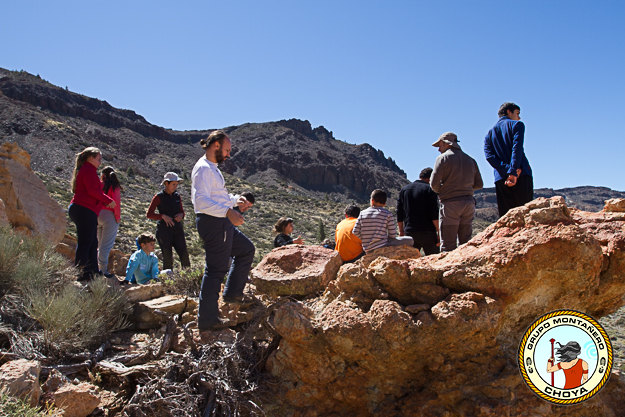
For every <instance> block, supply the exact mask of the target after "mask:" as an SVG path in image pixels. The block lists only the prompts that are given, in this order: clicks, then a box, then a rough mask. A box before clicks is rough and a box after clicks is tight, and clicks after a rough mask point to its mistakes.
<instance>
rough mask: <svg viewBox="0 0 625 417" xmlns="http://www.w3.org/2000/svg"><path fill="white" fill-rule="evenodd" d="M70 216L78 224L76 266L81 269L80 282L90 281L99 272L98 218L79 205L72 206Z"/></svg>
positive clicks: (69, 211)
mask: <svg viewBox="0 0 625 417" xmlns="http://www.w3.org/2000/svg"><path fill="white" fill-rule="evenodd" d="M68 214H69V218H70V219H71V220H72V221H73V222H74V223H75V224H76V239H77V240H78V242H77V244H76V258H75V259H74V265H75V266H77V267H78V268H80V269H81V274H80V276H79V278H78V280H79V281H83V280H89V279H91V278H93V275H94V274H96V273H97V272H98V216H97V215H96V214H95V212H93V211H92V210H89V209H88V208H86V207H83V206H79V205H78V204H71V205H70V206H69V210H68Z"/></svg>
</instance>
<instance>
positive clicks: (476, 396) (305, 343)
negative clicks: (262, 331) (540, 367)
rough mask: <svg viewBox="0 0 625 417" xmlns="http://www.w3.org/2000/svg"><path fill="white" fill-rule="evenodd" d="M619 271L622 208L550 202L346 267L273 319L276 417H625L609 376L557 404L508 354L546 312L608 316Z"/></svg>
mask: <svg viewBox="0 0 625 417" xmlns="http://www.w3.org/2000/svg"><path fill="white" fill-rule="evenodd" d="M387 255H389V254H387ZM624 271H625V213H624V212H601V213H586V212H581V211H577V210H569V209H568V207H567V206H566V204H565V203H564V200H563V199H562V198H560V197H553V198H551V199H544V198H541V199H537V200H534V201H532V202H530V203H528V204H526V205H525V206H523V207H517V208H515V209H513V210H510V212H508V213H507V214H506V215H505V216H503V217H502V218H501V219H499V220H498V221H497V222H496V223H494V224H492V225H491V226H489V227H488V228H487V229H486V230H484V231H483V232H482V233H480V234H478V235H477V236H475V237H474V238H473V239H472V240H470V241H469V242H468V243H467V244H465V245H462V246H460V247H459V248H458V249H456V250H455V251H452V252H447V253H442V254H438V255H433V256H427V257H422V258H418V257H416V256H411V255H410V254H405V255H403V256H394V257H393V256H382V257H378V258H376V259H364V260H363V261H362V262H360V263H358V262H357V263H355V264H352V265H344V266H343V267H341V269H340V271H339V273H338V275H337V278H336V279H335V280H333V281H332V282H330V283H329V285H328V287H327V291H325V292H324V293H323V295H322V296H320V297H318V298H316V299H313V300H310V299H308V300H305V301H302V302H299V301H295V300H294V301H291V302H289V303H285V304H281V305H280V306H279V307H278V308H277V310H276V311H275V313H274V315H273V323H272V324H273V328H274V329H275V330H276V331H277V333H278V334H279V335H280V344H279V347H278V349H277V350H275V351H274V352H273V353H272V354H271V356H270V357H269V359H268V361H267V370H268V372H270V374H272V375H273V376H275V377H276V378H277V379H276V380H277V381H279V383H278V384H277V386H275V387H274V391H273V392H274V399H275V400H274V401H275V403H280V404H283V407H284V408H283V409H282V411H277V412H276V413H275V415H294V414H298V415H307V416H322V415H358V416H373V415H385V416H419V415H446V416H466V415H476V416H477V415H480V416H500V415H535V416H551V415H556V416H558V415H565V414H566V415H572V416H586V415H606V416H608V415H613V416H616V415H621V414H622V412H621V411H618V410H619V409H620V408H619V407H620V405H619V404H617V402H615V401H614V400H613V398H612V396H613V395H619V396H620V395H622V394H621V393H623V392H624V390H623V382H622V381H620V379H619V377H618V376H617V375H613V376H612V379H611V380H610V384H609V387H606V389H604V390H603V391H601V392H600V393H599V394H597V396H596V397H595V398H593V399H592V400H590V401H587V402H585V403H582V404H579V405H576V406H574V407H567V408H566V409H561V408H558V407H557V406H555V405H550V404H548V403H545V402H543V400H541V399H540V398H539V397H538V396H536V395H535V394H534V393H532V391H531V390H529V389H528V388H527V387H526V386H525V383H524V381H523V379H522V377H521V375H520V372H519V369H518V366H517V354H518V346H519V343H520V340H521V338H522V335H523V333H524V331H525V330H526V329H527V327H528V326H529V325H530V324H531V323H532V322H533V321H534V320H535V319H537V318H538V317H540V316H541V315H543V314H545V313H547V312H549V311H552V310H555V309H575V310H580V311H584V312H586V313H588V314H590V315H592V316H594V317H595V318H599V317H601V316H603V315H605V314H609V313H612V312H614V311H615V310H616V309H617V308H618V307H620V306H621V305H622V304H623V296H624V294H625V272H624ZM285 274H286V275H287V276H286V277H285V278H284V279H287V278H288V274H287V273H286V272H285ZM268 388H269V387H268ZM278 410H280V407H278ZM294 410H295V411H294Z"/></svg>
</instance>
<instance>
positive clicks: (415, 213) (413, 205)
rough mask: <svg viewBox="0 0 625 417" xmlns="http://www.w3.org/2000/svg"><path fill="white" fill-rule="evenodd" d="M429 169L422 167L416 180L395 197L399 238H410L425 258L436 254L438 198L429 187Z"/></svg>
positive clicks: (430, 170) (430, 173) (437, 248)
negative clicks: (421, 250)
mask: <svg viewBox="0 0 625 417" xmlns="http://www.w3.org/2000/svg"><path fill="white" fill-rule="evenodd" d="M431 175H432V168H424V169H423V170H422V171H421V173H420V174H419V179H418V180H417V181H415V182H413V183H412V184H408V185H406V186H405V187H403V188H402V189H401V191H400V192H399V197H398V198H397V225H398V226H399V235H400V236H406V235H408V236H411V237H412V239H413V240H414V247H415V248H417V249H421V248H423V252H424V253H425V254H426V255H432V254H434V253H438V252H439V247H438V245H439V243H438V242H439V237H438V196H437V195H436V193H435V192H434V191H433V190H432V188H431V187H430V176H431Z"/></svg>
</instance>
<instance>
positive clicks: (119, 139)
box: [0, 68, 408, 199]
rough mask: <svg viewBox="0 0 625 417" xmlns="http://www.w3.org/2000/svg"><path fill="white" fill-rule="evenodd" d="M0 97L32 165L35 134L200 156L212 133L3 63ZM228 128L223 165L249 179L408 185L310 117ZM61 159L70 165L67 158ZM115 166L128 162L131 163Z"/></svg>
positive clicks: (150, 155)
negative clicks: (180, 127) (177, 126)
mask: <svg viewBox="0 0 625 417" xmlns="http://www.w3.org/2000/svg"><path fill="white" fill-rule="evenodd" d="M0 100H1V101H2V103H1V104H2V107H3V109H1V110H0V130H1V131H0V134H2V135H3V136H4V137H5V139H9V140H13V141H16V142H18V143H20V145H21V146H22V147H24V148H25V149H27V150H28V151H29V152H30V153H31V154H33V159H34V163H35V165H37V162H43V160H42V161H37V159H38V158H39V157H40V156H39V153H38V152H37V149H36V146H33V145H34V143H35V142H36V140H35V142H33V139H34V138H35V137H37V138H38V139H41V138H43V137H45V138H48V139H53V138H54V139H58V140H60V141H62V142H67V143H68V144H75V143H78V144H79V146H70V147H71V148H72V150H73V151H76V150H77V149H78V148H80V147H84V146H88V145H95V146H98V147H101V148H102V149H103V151H105V152H106V151H107V148H109V147H111V150H113V149H123V150H124V155H123V156H121V155H120V158H122V159H128V158H131V159H134V160H135V161H137V162H142V161H147V160H151V159H154V156H155V155H154V154H155V153H158V150H159V148H160V149H163V147H162V143H159V142H160V141H165V142H174V143H176V144H178V146H176V147H175V150H176V153H178V154H180V155H177V157H178V158H179V159H184V160H197V157H198V156H199V155H201V153H202V150H201V149H200V148H199V146H198V145H197V142H199V140H200V139H201V138H202V137H206V136H207V135H208V133H209V132H210V130H205V131H184V132H178V131H172V130H168V129H165V128H162V127H160V126H156V125H153V124H151V123H149V122H147V121H146V120H145V119H144V118H143V117H142V116H140V115H138V114H136V113H135V112H134V111H131V110H123V109H116V108H114V107H112V106H111V105H110V104H108V103H107V102H106V101H101V100H98V99H94V98H90V97H86V96H83V95H80V94H76V93H72V92H70V91H67V90H64V89H62V88H59V87H57V86H54V85H52V84H50V83H48V82H46V81H44V80H42V79H41V78H39V77H35V76H32V75H30V74H28V73H26V72H13V71H7V70H3V69H1V68H0ZM225 130H226V131H227V132H228V134H229V136H230V137H231V139H232V141H233V152H232V158H231V159H230V160H229V161H227V163H226V164H225V165H224V170H225V171H226V172H228V173H231V174H234V175H236V176H238V177H240V178H244V179H248V180H250V181H252V182H260V183H283V184H294V185H297V186H300V187H302V188H304V189H307V190H313V191H322V192H337V193H341V194H344V195H345V196H346V197H350V198H358V199H367V197H368V194H369V193H370V192H371V190H373V189H374V188H384V189H388V190H393V191H397V190H399V188H401V187H402V186H403V185H405V184H407V183H408V180H407V179H406V174H405V173H404V172H403V171H402V170H401V169H400V168H399V167H398V166H397V165H396V164H395V162H394V161H393V160H391V159H390V158H386V157H385V156H384V153H383V152H382V151H379V150H376V149H374V148H373V147H371V146H370V145H368V144H363V145H351V144H348V143H345V142H341V141H338V140H336V139H334V138H333V136H332V132H329V131H328V130H326V129H325V128H324V127H322V126H320V127H317V128H314V129H313V128H312V126H311V125H310V123H309V122H308V121H302V120H297V119H291V120H282V121H279V122H269V123H255V124H249V123H248V124H244V125H241V126H234V127H229V128H226V129H225ZM104 144H106V145H108V146H104ZM105 156H106V155H105ZM41 157H45V156H44V155H41ZM59 163H60V165H66V164H70V165H71V162H70V161H69V160H68V161H63V162H61V161H59ZM42 165H45V164H42ZM118 165H122V166H129V165H130V161H128V162H126V161H124V163H122V164H119V163H118ZM170 165H171V164H170ZM186 165H188V164H185V167H184V168H183V170H184V171H189V172H190V170H191V167H192V166H193V164H191V165H190V166H186ZM57 166H59V165H57ZM139 169H140V170H141V168H139ZM178 171H181V170H178ZM158 175H162V174H161V173H160V172H159V174H158ZM158 175H157V176H158ZM150 176H151V175H150Z"/></svg>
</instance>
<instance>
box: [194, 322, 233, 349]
mask: <svg viewBox="0 0 625 417" xmlns="http://www.w3.org/2000/svg"><path fill="white" fill-rule="evenodd" d="M227 327H228V322H227V321H226V320H224V319H222V318H218V319H217V321H215V322H213V323H212V324H210V325H209V326H208V328H207V329H203V330H200V340H201V341H202V343H212V342H214V341H215V332H216V331H218V330H223V329H225V328H227Z"/></svg>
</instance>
